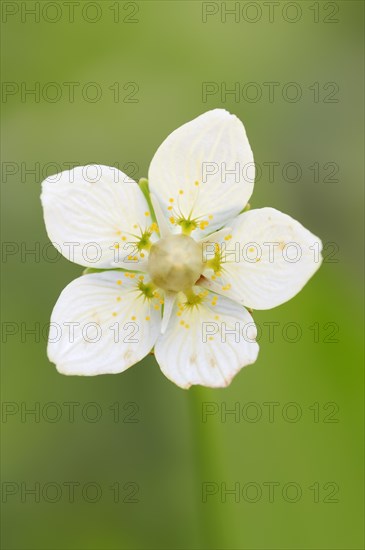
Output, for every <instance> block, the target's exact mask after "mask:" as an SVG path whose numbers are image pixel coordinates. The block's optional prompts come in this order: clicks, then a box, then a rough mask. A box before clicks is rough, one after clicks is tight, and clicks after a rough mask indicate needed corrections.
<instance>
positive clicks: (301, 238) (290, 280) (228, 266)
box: [201, 208, 322, 309]
mask: <svg viewBox="0 0 365 550" xmlns="http://www.w3.org/2000/svg"><path fill="white" fill-rule="evenodd" d="M231 227H232V232H231V235H232V237H231V238H230V239H229V240H228V241H227V240H224V239H222V238H220V236H218V239H217V240H215V235H214V234H213V235H210V237H209V239H210V241H211V242H218V243H219V244H220V246H221V250H223V259H225V260H226V261H225V263H223V264H222V265H223V269H222V270H221V276H218V277H217V276H216V275H215V274H214V272H213V271H212V270H211V269H207V270H206V271H205V272H204V276H205V277H207V278H208V279H210V280H211V281H212V283H213V285H210V284H205V282H204V279H202V281H201V286H205V287H206V288H211V289H214V291H215V292H219V293H220V294H223V295H225V296H229V297H231V298H233V299H234V300H237V301H238V302H239V303H241V304H244V305H245V306H246V307H250V308H253V309H270V308H272V307H276V306H278V305H280V304H283V303H284V302H286V301H287V300H290V299H291V298H292V297H293V296H295V295H296V294H297V293H298V292H299V291H300V290H301V289H302V288H303V286H304V285H305V284H306V283H307V281H308V280H309V279H310V278H311V277H312V275H313V274H314V273H315V272H316V271H317V269H318V268H319V266H320V265H321V262H322V256H321V250H322V243H321V241H320V239H319V238H318V237H316V236H315V235H313V234H312V233H311V232H310V231H308V230H307V229H305V228H304V227H303V226H302V225H301V224H300V223H299V222H297V221H296V220H294V219H293V218H291V217H290V216H287V215H286V214H283V213H282V212H279V211H278V210H275V209H274V208H261V209H259V210H250V211H248V212H245V213H244V214H241V215H240V216H238V218H236V220H234V221H233V223H231ZM226 238H227V237H226ZM208 258H209V256H208Z"/></svg>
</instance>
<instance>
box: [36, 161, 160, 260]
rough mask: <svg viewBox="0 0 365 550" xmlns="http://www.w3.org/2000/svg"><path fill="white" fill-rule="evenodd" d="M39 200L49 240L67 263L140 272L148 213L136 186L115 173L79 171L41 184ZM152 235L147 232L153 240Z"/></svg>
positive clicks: (104, 168) (90, 168)
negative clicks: (140, 246)
mask: <svg viewBox="0 0 365 550" xmlns="http://www.w3.org/2000/svg"><path fill="white" fill-rule="evenodd" d="M41 201H42V205H43V211H44V220H45V224H46V229H47V233H48V236H49V238H50V240H51V241H52V242H53V243H54V244H55V246H56V247H57V248H58V249H59V251H60V252H61V253H62V254H63V255H64V256H65V257H66V258H67V259H68V260H71V261H72V262H75V263H77V264H80V265H83V266H87V267H96V268H110V267H116V266H117V267H123V268H124V269H128V270H130V269H132V270H140V267H139V265H138V263H139V261H140V260H141V258H142V259H143V258H144V257H145V256H146V255H147V253H146V252H144V251H143V248H140V249H138V243H139V242H140V238H141V234H142V233H143V232H144V231H146V230H147V228H149V227H151V225H152V220H151V213H150V211H149V208H148V204H147V201H146V199H145V197H144V196H143V193H142V191H141V189H140V188H139V186H138V185H137V183H136V182H135V181H133V180H131V179H130V178H128V176H126V175H125V174H123V172H120V171H119V170H117V169H116V168H113V167H109V166H101V165H89V166H78V167H76V168H74V169H73V170H66V171H65V172H62V173H61V174H57V175H56V176H50V177H48V178H47V179H46V180H45V181H44V182H43V184H42V195H41ZM156 238H157V234H156V233H154V232H153V231H152V238H151V240H153V239H156Z"/></svg>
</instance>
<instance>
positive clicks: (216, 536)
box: [188, 386, 225, 549]
mask: <svg viewBox="0 0 365 550" xmlns="http://www.w3.org/2000/svg"><path fill="white" fill-rule="evenodd" d="M216 398H217V394H216V393H215V392H214V390H211V389H209V388H204V387H202V386H195V387H193V388H191V389H190V390H189V391H188V399H189V408H190V416H191V423H192V434H193V442H194V464H195V465H196V475H195V478H196V479H195V483H196V491H195V494H196V499H197V510H198V518H199V519H198V521H199V524H200V529H201V539H202V541H201V542H202V546H201V547H202V548H205V549H215V548H224V547H225V541H224V539H225V537H224V532H225V528H224V525H223V521H222V519H223V514H222V509H221V507H222V503H221V502H220V498H219V494H216V495H214V496H210V497H209V496H208V497H206V498H205V499H204V490H203V487H204V484H206V483H212V484H217V485H218V486H220V482H221V480H222V462H221V459H220V446H219V440H218V437H217V436H218V433H217V430H216V425H215V424H214V420H213V419H211V418H208V419H207V422H203V404H204V403H207V402H210V403H213V402H215V400H216ZM204 500H206V502H204Z"/></svg>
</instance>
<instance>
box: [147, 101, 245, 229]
mask: <svg viewBox="0 0 365 550" xmlns="http://www.w3.org/2000/svg"><path fill="white" fill-rule="evenodd" d="M149 186H150V190H151V192H152V193H153V194H155V195H156V197H157V199H158V201H159V203H160V206H161V209H162V211H163V214H164V215H165V217H166V219H167V220H169V223H170V224H171V225H172V228H173V230H174V232H175V233H176V232H179V231H180V227H182V224H183V220H196V222H195V225H196V228H195V229H193V234H192V235H193V237H194V238H201V237H202V236H203V235H207V234H209V233H211V232H212V231H214V230H216V229H218V228H219V227H222V226H223V225H224V224H226V223H227V222H228V220H230V219H232V218H233V217H234V216H236V215H237V214H238V213H239V212H240V211H241V210H242V209H243V208H244V207H245V205H246V203H247V201H248V199H249V198H250V196H251V193H252V190H253V186H254V165H253V155H252V151H251V148H250V144H249V142H248V139H247V136H246V132H245V129H244V126H243V124H242V122H241V121H240V120H239V119H238V118H237V117H236V116H234V115H231V114H230V113H228V112H227V111H225V110H224V109H214V110H213V111H208V112H207V113H204V114H203V115H201V116H199V117H197V118H195V119H194V120H192V121H191V122H188V123H187V124H184V125H183V126H181V127H180V128H178V129H177V130H175V131H174V132H172V134H170V135H169V136H168V137H167V138H166V139H165V141H164V142H163V143H162V145H161V146H160V147H159V149H158V150H157V152H156V154H155V156H154V157H153V159H152V162H151V165H150V168H149Z"/></svg>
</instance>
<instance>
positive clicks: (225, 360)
mask: <svg viewBox="0 0 365 550" xmlns="http://www.w3.org/2000/svg"><path fill="white" fill-rule="evenodd" d="M195 289H196V290H198V287H195ZM204 295H205V296H204V299H203V301H202V303H200V304H198V305H197V306H194V307H186V306H184V295H183V294H181V293H180V294H179V296H178V301H177V302H176V304H175V307H174V310H173V313H172V315H171V319H170V322H169V324H168V326H167V330H166V332H165V334H163V335H161V336H160V337H159V338H158V340H157V342H156V344H155V356H156V359H157V362H158V363H159V365H160V368H161V370H162V372H163V373H164V374H165V376H167V378H169V379H170V380H171V381H172V382H174V383H175V384H177V385H178V386H180V387H182V388H189V387H190V386H191V385H192V384H199V385H201V386H208V387H212V388H217V387H225V386H228V384H229V383H230V382H231V380H232V378H233V377H234V376H235V374H237V372H238V371H239V370H240V369H241V368H242V367H244V366H246V365H249V364H251V363H253V362H254V361H256V358H257V354H258V350H259V346H258V344H257V343H256V341H255V338H256V327H255V324H254V322H253V319H252V317H251V315H250V314H249V313H248V311H247V310H246V309H245V308H244V307H242V306H240V305H239V304H237V303H236V302H234V301H232V300H230V299H228V298H225V297H223V296H217V295H214V294H212V293H210V292H205V293H204Z"/></svg>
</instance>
